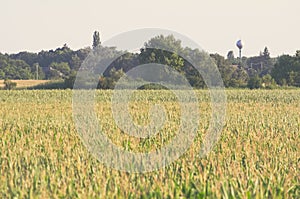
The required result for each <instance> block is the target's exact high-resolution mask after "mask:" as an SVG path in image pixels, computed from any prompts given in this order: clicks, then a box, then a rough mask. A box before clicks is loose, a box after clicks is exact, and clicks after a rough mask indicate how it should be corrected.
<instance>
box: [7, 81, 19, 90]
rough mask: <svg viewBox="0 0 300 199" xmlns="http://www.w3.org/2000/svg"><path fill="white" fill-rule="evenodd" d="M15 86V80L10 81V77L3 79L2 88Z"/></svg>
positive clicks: (13, 87) (11, 88) (10, 88)
mask: <svg viewBox="0 0 300 199" xmlns="http://www.w3.org/2000/svg"><path fill="white" fill-rule="evenodd" d="M16 87H17V83H16V82H12V81H11V80H10V79H5V80H4V89H5V90H13V89H15V88H16Z"/></svg>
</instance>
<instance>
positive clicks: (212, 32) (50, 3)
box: [0, 0, 300, 56]
mask: <svg viewBox="0 0 300 199" xmlns="http://www.w3.org/2000/svg"><path fill="white" fill-rule="evenodd" d="M0 20H1V28H0V52H1V53H15V52H20V51H32V52H38V51H40V50H42V49H44V50H49V49H55V48H57V47H61V46H62V45H63V44H64V43H67V44H68V46H69V47H71V48H72V49H79V48H81V47H86V46H91V43H92V34H93V32H94V31H95V30H98V31H100V34H101V40H103V41H105V40H107V39H109V38H111V37H113V36H114V35H117V34H119V33H122V32H125V31H130V30H134V29H139V28H147V27H152V28H164V29H169V30H173V31H176V32H178V33H181V34H183V35H186V36H188V37H189V38H191V39H192V40H194V41H195V42H197V43H198V44H199V45H200V46H202V48H203V49H204V50H206V51H208V52H211V53H215V52H217V53H220V54H221V55H223V56H226V54H227V52H228V51H229V50H234V53H235V55H238V50H237V48H236V47H235V42H236V41H237V40H238V39H240V38H241V39H242V40H243V41H244V42H245V48H244V49H243V54H244V55H246V56H250V55H258V54H259V51H262V50H263V49H264V47H265V46H267V47H268V48H269V51H270V53H271V56H277V55H281V54H295V52H296V50H299V49H300V1H299V0H260V1H259V0H219V1H217V0H207V1H200V0H198V1H197V0H185V1H179V0H178V1H176V0H149V1H144V0H118V1H117V0H109V1H102V0H0ZM141 44H143V41H141Z"/></svg>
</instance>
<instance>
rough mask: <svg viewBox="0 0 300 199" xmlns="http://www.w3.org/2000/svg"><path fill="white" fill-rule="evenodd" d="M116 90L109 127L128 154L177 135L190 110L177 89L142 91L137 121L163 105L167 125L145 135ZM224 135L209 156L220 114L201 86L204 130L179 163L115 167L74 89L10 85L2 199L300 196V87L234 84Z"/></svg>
mask: <svg viewBox="0 0 300 199" xmlns="http://www.w3.org/2000/svg"><path fill="white" fill-rule="evenodd" d="M112 93H113V91H97V96H96V98H95V99H96V106H95V110H96V113H97V117H98V119H99V124H100V125H102V129H103V131H104V132H105V134H106V135H107V137H108V138H110V139H111V140H112V142H113V143H114V144H115V145H117V146H119V147H121V148H123V149H124V150H128V151H133V152H137V151H139V152H147V151H151V150H157V149H160V148H161V147H162V146H163V145H164V144H165V143H167V142H168V141H170V140H171V139H172V138H173V137H174V135H175V134H176V132H177V130H178V128H179V123H180V106H179V104H178V102H177V100H176V98H174V95H173V94H172V92H171V91H167V90H159V91H144V90H139V91H135V92H134V94H133V96H132V97H131V101H130V103H129V106H128V107H129V110H130V113H131V116H132V118H133V121H134V122H135V123H137V124H140V125H145V124H147V123H148V122H149V120H150V119H149V117H148V111H149V107H151V105H154V104H160V105H161V106H164V107H165V110H166V116H167V117H166V118H167V119H166V123H165V124H164V126H163V128H162V129H161V130H160V131H159V132H158V133H157V134H156V135H154V136H153V137H150V138H143V139H138V138H135V137H133V136H129V135H127V134H126V132H122V131H121V130H119V129H118V127H117V125H116V123H115V122H114V120H113V115H112V111H111V97H112ZM226 94H227V105H226V106H227V107H226V108H227V110H226V121H225V126H224V128H223V131H222V134H221V138H220V140H219V141H218V143H217V144H216V145H215V146H214V148H213V150H212V151H211V152H210V153H209V154H208V155H207V156H205V157H200V156H199V151H200V148H201V143H202V141H203V137H204V135H205V134H206V133H207V129H208V125H209V120H210V116H211V104H210V97H209V95H208V92H207V91H205V90H199V91H197V96H198V100H199V109H200V110H199V114H200V121H199V127H198V129H197V136H196V138H195V140H194V142H193V144H192V145H191V146H190V148H189V150H188V151H186V153H184V155H182V156H181V157H180V158H179V159H178V160H176V161H175V162H173V163H172V164H170V165H169V166H167V167H165V168H162V169H160V170H156V171H153V172H148V173H129V172H124V171H118V170H116V169H113V168H109V167H106V166H105V165H104V164H102V163H100V162H99V161H98V160H97V159H96V158H95V157H94V156H93V155H91V154H90V153H89V152H88V150H87V149H86V147H85V146H84V144H83V143H82V141H81V139H80V136H79V134H78V132H77V130H76V128H75V124H74V121H73V117H72V91H71V90H52V91H50V90H43V91H42V90H39V91H37V90H13V91H4V90H2V91H0V134H1V135H0V174H1V175H0V198H300V150H299V149H300V117H299V116H300V115H299V114H300V90H255V91H254V90H253V91H252V90H226Z"/></svg>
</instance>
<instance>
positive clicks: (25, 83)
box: [0, 80, 50, 88]
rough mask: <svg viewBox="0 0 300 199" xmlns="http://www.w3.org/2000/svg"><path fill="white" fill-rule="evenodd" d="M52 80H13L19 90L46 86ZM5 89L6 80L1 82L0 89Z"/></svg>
mask: <svg viewBox="0 0 300 199" xmlns="http://www.w3.org/2000/svg"><path fill="white" fill-rule="evenodd" d="M49 81H50V80H12V82H16V83H17V88H27V87H32V86H36V85H39V84H45V83H47V82H49ZM3 87H4V80H0V88H3Z"/></svg>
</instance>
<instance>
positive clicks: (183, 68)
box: [0, 31, 300, 89]
mask: <svg viewBox="0 0 300 199" xmlns="http://www.w3.org/2000/svg"><path fill="white" fill-rule="evenodd" d="M92 47H93V49H91V48H90V47H86V48H82V49H79V50H72V49H70V48H69V47H68V46H67V45H66V44H65V45H64V46H63V47H61V48H57V49H55V50H49V51H41V52H39V53H30V52H20V53H17V54H10V55H9V54H1V53H0V79H6V78H8V79H47V80H63V81H65V82H66V83H65V85H63V86H62V87H61V88H72V87H73V83H74V80H75V77H76V73H77V71H78V69H79V68H80V66H81V64H82V63H83V61H84V60H85V58H86V57H87V56H88V54H89V53H90V52H92V50H99V49H100V50H103V49H104V51H105V52H107V53H108V54H107V56H112V55H122V56H120V57H119V58H118V59H117V60H115V61H114V62H113V63H112V64H111V65H110V66H108V69H107V70H106V71H105V72H104V74H103V75H102V76H101V77H99V84H98V87H99V88H101V89H111V88H114V85H115V83H116V81H117V80H118V75H116V74H123V73H126V72H128V71H129V70H130V69H132V68H134V67H136V66H138V65H142V64H147V63H160V64H164V65H168V66H170V67H171V68H173V69H175V70H176V71H178V72H179V73H180V74H182V75H184V76H185V77H186V78H187V79H188V80H189V82H190V84H191V85H192V86H193V87H195V88H205V86H206V85H205V83H204V81H203V79H202V77H201V75H200V74H199V72H198V71H196V70H195V68H194V67H193V66H192V65H191V64H190V63H189V62H188V61H187V60H185V59H184V57H186V58H189V57H195V56H197V57H201V56H202V54H203V52H201V51H200V50H199V49H191V48H189V47H183V46H182V45H181V41H180V40H177V39H176V38H175V37H174V36H172V35H169V36H163V35H158V36H156V37H154V38H151V39H150V40H149V41H146V42H145V44H144V46H143V48H141V50H140V52H139V53H129V52H122V51H118V50H116V48H114V47H104V46H102V45H101V41H100V33H99V32H98V31H95V32H94V34H93V44H92ZM156 47H161V48H163V49H165V50H158V49H155V48H156ZM108 49H109V50H108ZM179 54H180V55H183V56H184V57H181V56H180V55H179ZM210 57H211V58H212V59H213V61H214V62H215V63H216V65H217V67H218V69H219V70H220V73H221V76H222V78H223V81H224V85H225V86H226V87H231V88H239V87H240V88H244V87H247V86H248V87H249V88H276V87H277V86H292V87H300V51H297V52H296V54H295V55H294V56H291V55H282V56H279V57H277V58H272V57H271V56H270V52H269V50H268V48H267V47H265V48H264V50H263V52H260V53H259V55H258V56H254V57H249V58H247V57H242V59H241V60H240V59H239V58H235V56H234V53H233V51H232V50H231V51H229V52H228V54H227V57H226V58H224V57H223V56H221V55H219V54H211V55H210ZM113 70H114V71H113ZM254 80H255V81H254ZM266 80H267V81H268V82H264V81H266ZM253 82H256V83H255V85H253V84H254V83H253Z"/></svg>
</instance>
